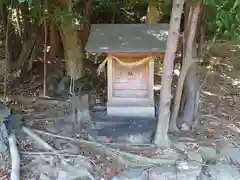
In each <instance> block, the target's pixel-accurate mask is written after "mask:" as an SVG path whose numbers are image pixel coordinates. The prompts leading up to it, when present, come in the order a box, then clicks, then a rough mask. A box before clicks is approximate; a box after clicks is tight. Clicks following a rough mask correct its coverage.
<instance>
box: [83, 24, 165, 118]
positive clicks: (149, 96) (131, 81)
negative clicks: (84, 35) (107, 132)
mask: <svg viewBox="0 0 240 180" xmlns="http://www.w3.org/2000/svg"><path fill="white" fill-rule="evenodd" d="M168 29H169V25H168V24H154V25H147V24H93V25H92V27H91V32H90V36H89V39H88V43H87V46H86V50H87V52H91V53H106V54H107V58H106V60H105V61H104V62H103V64H101V65H102V66H104V63H107V77H108V102H107V115H109V116H128V117H131V116H137V117H150V118H153V117H155V106H154V91H153V88H154V59H155V57H156V56H160V55H161V54H163V53H164V52H165V49H166V42H167V35H168ZM101 65H100V66H101Z"/></svg>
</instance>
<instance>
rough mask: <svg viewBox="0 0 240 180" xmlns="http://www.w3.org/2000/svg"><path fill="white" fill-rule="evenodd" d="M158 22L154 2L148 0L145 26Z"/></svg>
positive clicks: (153, 0) (157, 13)
mask: <svg viewBox="0 0 240 180" xmlns="http://www.w3.org/2000/svg"><path fill="white" fill-rule="evenodd" d="M158 20H159V12H158V9H157V4H156V1H155V0H149V4H148V8H147V19H146V23H147V24H154V23H157V22H158Z"/></svg>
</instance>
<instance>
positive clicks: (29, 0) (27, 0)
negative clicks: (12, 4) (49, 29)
mask: <svg viewBox="0 0 240 180" xmlns="http://www.w3.org/2000/svg"><path fill="white" fill-rule="evenodd" d="M18 2H19V3H25V2H27V3H29V4H30V3H32V0H18Z"/></svg>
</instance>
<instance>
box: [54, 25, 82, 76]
mask: <svg viewBox="0 0 240 180" xmlns="http://www.w3.org/2000/svg"><path fill="white" fill-rule="evenodd" d="M59 30H60V35H61V38H62V42H63V47H64V53H65V58H66V70H67V73H68V75H70V76H71V77H72V78H73V79H79V78H80V77H82V75H83V60H84V59H83V58H84V55H83V51H82V46H81V41H80V40H79V39H78V38H77V29H76V27H74V26H73V25H72V24H69V23H61V24H60V25H59Z"/></svg>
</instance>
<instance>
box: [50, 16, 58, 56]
mask: <svg viewBox="0 0 240 180" xmlns="http://www.w3.org/2000/svg"><path fill="white" fill-rule="evenodd" d="M49 27H50V28H49V43H50V47H51V48H50V51H49V59H52V58H55V57H56V56H58V55H59V52H60V45H61V40H60V34H59V30H58V28H57V25H56V23H55V21H54V20H53V19H51V21H50V25H49Z"/></svg>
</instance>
